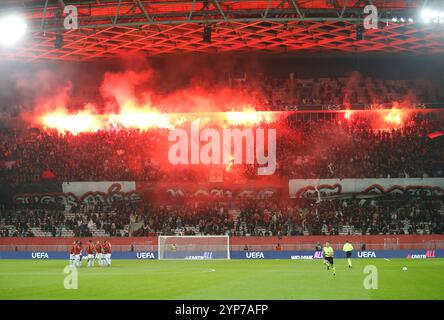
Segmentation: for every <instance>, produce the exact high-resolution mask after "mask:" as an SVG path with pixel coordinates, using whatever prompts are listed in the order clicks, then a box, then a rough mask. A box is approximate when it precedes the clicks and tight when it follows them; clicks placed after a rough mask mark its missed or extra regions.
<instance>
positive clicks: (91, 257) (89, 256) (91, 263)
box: [86, 240, 95, 268]
mask: <svg viewBox="0 0 444 320" xmlns="http://www.w3.org/2000/svg"><path fill="white" fill-rule="evenodd" d="M94 251H95V246H94V244H93V242H92V240H89V241H88V246H87V247H86V254H87V259H88V268H89V267H94Z"/></svg>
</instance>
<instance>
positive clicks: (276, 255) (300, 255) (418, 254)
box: [0, 248, 444, 260]
mask: <svg viewBox="0 0 444 320" xmlns="http://www.w3.org/2000/svg"><path fill="white" fill-rule="evenodd" d="M176 250H177V251H174V252H171V253H168V254H166V253H163V257H162V256H161V257H160V259H183V260H211V259H249V260H258V259H287V260H288V259H292V260H312V259H322V254H321V253H320V252H313V251H230V252H229V253H224V252H223V251H211V250H210V251H205V250H201V249H195V248H194V249H191V250H188V249H187V250H185V251H179V249H176ZM161 255H162V253H161ZM335 257H336V258H340V259H341V258H345V254H344V253H343V252H342V251H338V252H337V253H336V254H335ZM352 257H353V258H357V259H369V258H370V259H371V258H385V259H391V258H405V259H433V258H444V250H376V251H355V252H353V255H352ZM0 259H32V260H48V259H66V260H68V259H69V253H68V252H59V251H47V252H31V251H21V252H20V251H19V252H16V251H8V252H0ZM85 259H86V257H85ZM113 259H117V260H120V259H125V260H126V259H128V260H153V259H159V254H158V251H153V252H148V251H144V252H114V253H113Z"/></svg>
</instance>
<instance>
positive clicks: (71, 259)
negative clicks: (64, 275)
mask: <svg viewBox="0 0 444 320" xmlns="http://www.w3.org/2000/svg"><path fill="white" fill-rule="evenodd" d="M76 246H77V242H76V241H75V240H74V241H73V242H72V245H71V249H70V250H69V265H70V266H73V265H74V263H75V258H76V256H75V253H76Z"/></svg>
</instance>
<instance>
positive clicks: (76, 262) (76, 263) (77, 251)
mask: <svg viewBox="0 0 444 320" xmlns="http://www.w3.org/2000/svg"><path fill="white" fill-rule="evenodd" d="M80 251H82V248H81V247H80V243H79V242H78V241H76V244H75V246H74V266H75V267H80Z"/></svg>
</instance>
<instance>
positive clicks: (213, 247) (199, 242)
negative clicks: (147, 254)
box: [157, 236, 230, 260]
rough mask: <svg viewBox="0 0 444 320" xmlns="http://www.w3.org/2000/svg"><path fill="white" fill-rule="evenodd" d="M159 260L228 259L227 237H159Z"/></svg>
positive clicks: (228, 242)
mask: <svg viewBox="0 0 444 320" xmlns="http://www.w3.org/2000/svg"><path fill="white" fill-rule="evenodd" d="M157 253H158V258H159V260H160V259H187V260H209V259H230V238H229V236H159V238H158V244H157Z"/></svg>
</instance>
